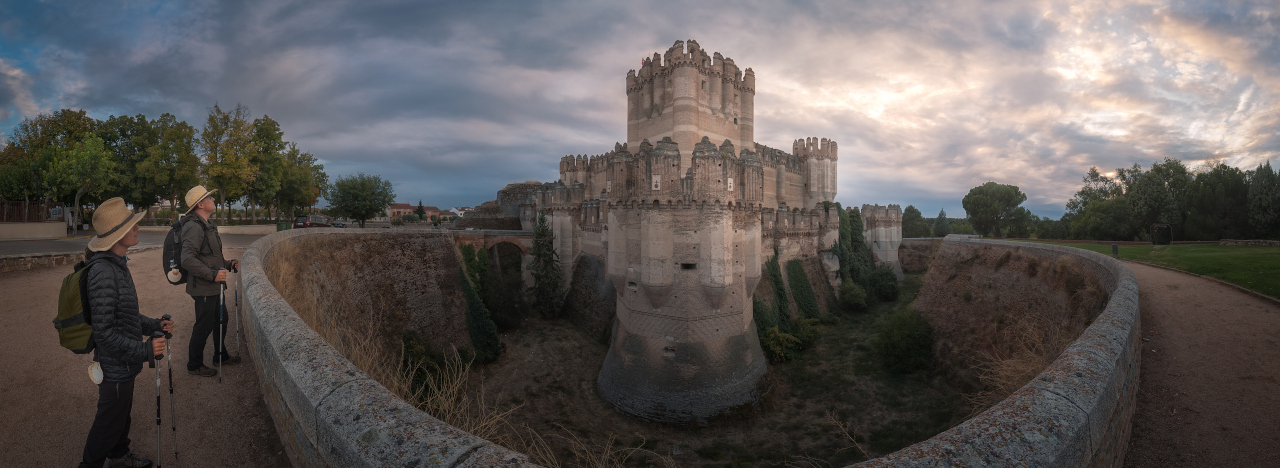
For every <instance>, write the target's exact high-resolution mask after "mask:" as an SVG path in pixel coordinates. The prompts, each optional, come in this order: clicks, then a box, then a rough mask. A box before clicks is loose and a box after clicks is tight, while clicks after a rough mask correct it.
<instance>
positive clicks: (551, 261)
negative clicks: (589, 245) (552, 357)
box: [531, 213, 564, 318]
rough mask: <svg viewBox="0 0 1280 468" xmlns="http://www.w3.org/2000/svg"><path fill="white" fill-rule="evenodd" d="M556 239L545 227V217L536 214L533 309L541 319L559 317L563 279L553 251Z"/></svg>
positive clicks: (548, 227) (548, 228)
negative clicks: (540, 315) (539, 314)
mask: <svg viewBox="0 0 1280 468" xmlns="http://www.w3.org/2000/svg"><path fill="white" fill-rule="evenodd" d="M555 242H556V237H555V234H554V233H553V232H551V226H549V225H547V216H546V215H545V214H543V213H538V223H537V224H536V225H534V228H533V252H532V254H533V266H532V270H533V290H532V291H531V292H532V293H533V307H534V309H536V310H537V311H538V312H539V313H541V314H542V316H543V317H546V318H555V317H556V316H558V315H560V296H561V294H560V293H561V291H560V283H561V282H562V281H564V278H563V277H562V276H561V274H560V260H559V254H557V253H556V249H555Z"/></svg>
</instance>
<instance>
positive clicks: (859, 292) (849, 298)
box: [840, 281, 867, 313]
mask: <svg viewBox="0 0 1280 468" xmlns="http://www.w3.org/2000/svg"><path fill="white" fill-rule="evenodd" d="M840 309H841V310H843V311H845V312H848V313H858V312H866V311H867V291H866V290H865V289H862V286H858V283H855V282H853V281H845V282H843V283H840Z"/></svg>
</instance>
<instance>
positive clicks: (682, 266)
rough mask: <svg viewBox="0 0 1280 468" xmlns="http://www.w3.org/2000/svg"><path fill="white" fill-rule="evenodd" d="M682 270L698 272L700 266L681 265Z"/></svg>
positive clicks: (694, 264)
mask: <svg viewBox="0 0 1280 468" xmlns="http://www.w3.org/2000/svg"><path fill="white" fill-rule="evenodd" d="M680 269H681V270H697V269H698V264H697V263H681V264H680Z"/></svg>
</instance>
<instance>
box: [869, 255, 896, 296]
mask: <svg viewBox="0 0 1280 468" xmlns="http://www.w3.org/2000/svg"><path fill="white" fill-rule="evenodd" d="M867 283H868V284H867V286H868V289H869V292H870V293H871V294H873V295H875V297H876V299H878V300H881V301H885V302H893V301H896V300H898V275H896V274H894V272H893V267H892V266H889V264H888V263H882V264H880V265H878V266H876V269H875V270H872V272H871V275H870V278H869V279H868V281H867Z"/></svg>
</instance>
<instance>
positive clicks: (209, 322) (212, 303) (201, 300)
mask: <svg viewBox="0 0 1280 468" xmlns="http://www.w3.org/2000/svg"><path fill="white" fill-rule="evenodd" d="M218 297H219V296H197V297H194V299H195V300H196V325H195V329H194V330H193V331H192V332H191V347H190V348H189V349H188V350H187V370H196V369H199V368H200V366H202V365H204V344H205V341H206V340H208V339H209V335H214V330H215V329H216V328H217V327H218V322H219V319H218V315H219V312H218ZM221 315H222V319H221V322H222V338H223V339H221V340H219V339H218V336H216V335H215V336H214V337H213V362H214V363H216V362H217V361H219V360H221V359H224V358H227V357H229V355H228V354H227V350H226V347H225V345H224V344H223V342H224V341H226V338H227V314H226V312H222V314H221Z"/></svg>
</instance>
